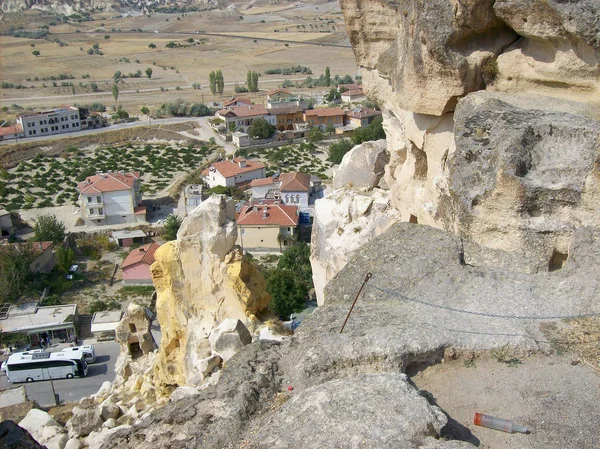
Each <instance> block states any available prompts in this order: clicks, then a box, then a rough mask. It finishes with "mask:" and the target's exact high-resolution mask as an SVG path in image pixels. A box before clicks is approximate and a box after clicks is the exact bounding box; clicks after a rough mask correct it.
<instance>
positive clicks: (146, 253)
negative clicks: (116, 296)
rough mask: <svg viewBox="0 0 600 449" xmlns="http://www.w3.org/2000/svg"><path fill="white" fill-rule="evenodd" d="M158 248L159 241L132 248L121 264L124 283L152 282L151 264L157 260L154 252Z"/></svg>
mask: <svg viewBox="0 0 600 449" xmlns="http://www.w3.org/2000/svg"><path fill="white" fill-rule="evenodd" d="M158 248H160V245H159V244H158V243H148V244H147V245H143V246H140V247H139V248H135V249H133V250H131V252H130V253H129V254H128V255H127V257H126V258H125V260H124V261H123V263H122V264H121V271H122V273H123V283H124V284H126V285H135V284H138V285H144V284H152V275H151V273H150V265H152V264H153V263H154V261H155V259H154V253H155V252H156V250H157V249H158Z"/></svg>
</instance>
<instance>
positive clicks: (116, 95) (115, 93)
mask: <svg viewBox="0 0 600 449" xmlns="http://www.w3.org/2000/svg"><path fill="white" fill-rule="evenodd" d="M112 96H113V97H114V99H115V103H117V102H118V100H119V86H117V85H116V84H113V86H112Z"/></svg>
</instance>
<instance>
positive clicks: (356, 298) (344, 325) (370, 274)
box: [340, 272, 373, 334]
mask: <svg viewBox="0 0 600 449" xmlns="http://www.w3.org/2000/svg"><path fill="white" fill-rule="evenodd" d="M372 277H373V273H371V272H368V273H367V276H366V277H365V280H364V281H363V283H362V285H361V286H360V289H359V290H358V293H357V294H356V297H355V298H354V301H353V302H352V306H350V310H348V315H346V319H345V320H344V324H342V328H341V329H340V334H341V333H342V332H344V327H346V323H347V322H348V318H350V314H351V313H352V310H353V309H354V306H355V305H356V301H358V297H359V296H360V293H361V292H362V289H363V287H364V286H365V284H366V283H367V282H368V281H369V279H371V278H372Z"/></svg>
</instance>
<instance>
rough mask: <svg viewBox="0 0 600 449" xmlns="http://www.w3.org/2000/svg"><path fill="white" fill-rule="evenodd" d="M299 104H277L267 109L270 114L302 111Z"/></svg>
mask: <svg viewBox="0 0 600 449" xmlns="http://www.w3.org/2000/svg"><path fill="white" fill-rule="evenodd" d="M303 111H304V109H302V108H301V107H300V106H296V105H291V106H277V107H276V108H271V109H269V114H271V115H284V114H297V113H298V112H303Z"/></svg>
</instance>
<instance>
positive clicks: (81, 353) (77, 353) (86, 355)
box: [62, 345, 96, 363]
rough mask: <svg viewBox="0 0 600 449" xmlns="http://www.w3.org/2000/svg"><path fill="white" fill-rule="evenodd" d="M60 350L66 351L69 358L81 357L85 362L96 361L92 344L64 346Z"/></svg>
mask: <svg viewBox="0 0 600 449" xmlns="http://www.w3.org/2000/svg"><path fill="white" fill-rule="evenodd" d="M62 352H66V353H67V354H69V355H70V356H73V357H71V358H77V359H81V358H82V359H83V360H85V362H86V363H94V362H95V361H96V351H94V347H93V346H92V345H84V346H75V347H73V348H64V349H63V350H62Z"/></svg>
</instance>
